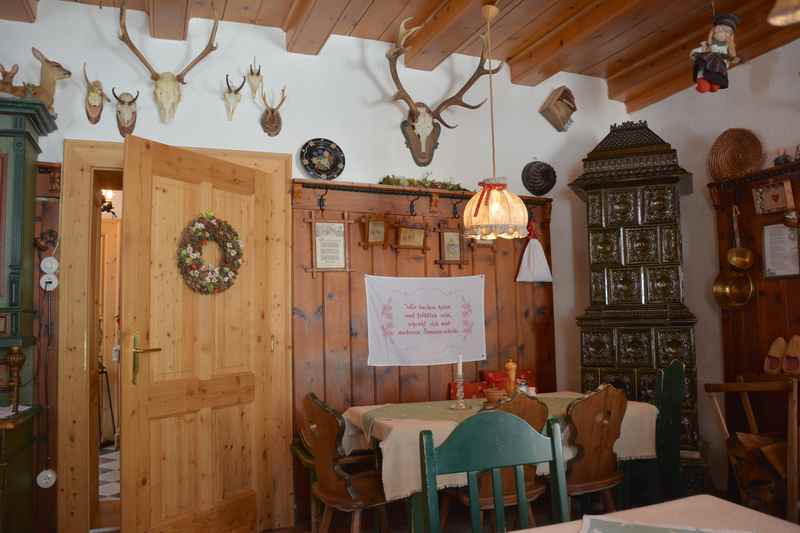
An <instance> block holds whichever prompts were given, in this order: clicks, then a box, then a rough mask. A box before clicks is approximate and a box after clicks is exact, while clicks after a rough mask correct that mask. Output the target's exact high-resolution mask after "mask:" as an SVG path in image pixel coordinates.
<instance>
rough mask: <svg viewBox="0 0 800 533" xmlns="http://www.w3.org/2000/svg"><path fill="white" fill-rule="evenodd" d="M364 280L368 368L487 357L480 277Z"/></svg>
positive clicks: (434, 363)
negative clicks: (459, 357) (365, 289)
mask: <svg viewBox="0 0 800 533" xmlns="http://www.w3.org/2000/svg"><path fill="white" fill-rule="evenodd" d="M364 278H365V285H366V288H367V331H368V336H369V359H368V364H369V365H370V366H395V365H397V366H424V365H439V364H445V363H455V362H457V361H458V356H459V354H461V356H462V358H463V361H482V360H484V359H486V330H485V328H484V321H483V284H484V279H483V276H482V275H480V276H463V277H454V278H396V277H384V276H368V275H365V276H364Z"/></svg>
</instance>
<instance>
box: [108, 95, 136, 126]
mask: <svg viewBox="0 0 800 533" xmlns="http://www.w3.org/2000/svg"><path fill="white" fill-rule="evenodd" d="M111 93H112V94H113V95H114V98H116V100H117V129H119V134H120V135H122V136H123V137H127V136H128V135H130V134H131V133H133V129H134V128H135V127H136V115H137V112H136V100H138V99H139V91H136V96H133V95H132V94H131V93H128V92H125V93H122V94H117V91H116V90H115V89H114V88H113V87H112V88H111Z"/></svg>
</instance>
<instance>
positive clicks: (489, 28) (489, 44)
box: [486, 16, 497, 179]
mask: <svg viewBox="0 0 800 533" xmlns="http://www.w3.org/2000/svg"><path fill="white" fill-rule="evenodd" d="M486 46H487V47H488V54H489V56H488V60H489V117H490V120H491V125H492V179H495V178H496V177H497V162H496V158H495V140H494V139H495V137H494V83H492V79H493V77H494V76H493V74H492V17H490V16H489V17H486Z"/></svg>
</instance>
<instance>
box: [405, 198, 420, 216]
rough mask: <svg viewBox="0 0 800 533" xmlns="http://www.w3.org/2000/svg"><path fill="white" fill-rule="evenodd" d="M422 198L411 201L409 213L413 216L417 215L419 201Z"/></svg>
mask: <svg viewBox="0 0 800 533" xmlns="http://www.w3.org/2000/svg"><path fill="white" fill-rule="evenodd" d="M420 198H422V196H420V195H418V196H417V197H416V198H414V199H413V200H411V203H409V204H408V212H409V213H411V215H412V216H414V215H416V214H417V200H419V199H420Z"/></svg>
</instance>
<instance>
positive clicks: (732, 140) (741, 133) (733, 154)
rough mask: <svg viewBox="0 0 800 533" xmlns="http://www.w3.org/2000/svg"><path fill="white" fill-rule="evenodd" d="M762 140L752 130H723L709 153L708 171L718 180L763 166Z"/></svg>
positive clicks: (733, 176) (727, 178)
mask: <svg viewBox="0 0 800 533" xmlns="http://www.w3.org/2000/svg"><path fill="white" fill-rule="evenodd" d="M763 161H764V154H763V152H762V148H761V141H759V140H758V137H756V135H755V134H754V133H753V132H752V131H750V130H745V129H741V128H731V129H729V130H725V131H724V132H722V135H720V136H719V137H717V140H716V141H714V144H713V145H712V146H711V151H710V152H709V153H708V173H709V174H710V175H711V177H712V178H714V179H715V180H717V181H725V180H731V179H735V178H738V177H740V176H743V175H745V174H748V173H750V172H755V171H756V170H759V169H760V168H761V165H762V163H763Z"/></svg>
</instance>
